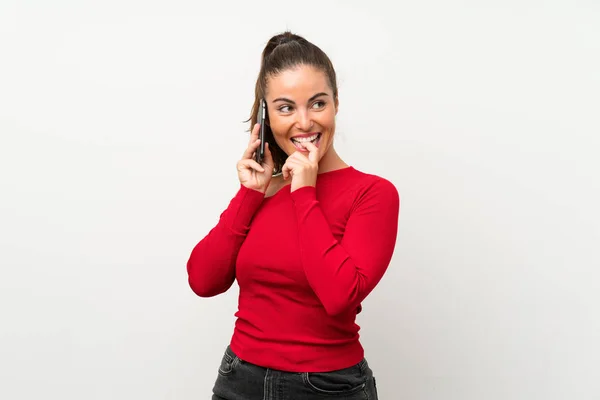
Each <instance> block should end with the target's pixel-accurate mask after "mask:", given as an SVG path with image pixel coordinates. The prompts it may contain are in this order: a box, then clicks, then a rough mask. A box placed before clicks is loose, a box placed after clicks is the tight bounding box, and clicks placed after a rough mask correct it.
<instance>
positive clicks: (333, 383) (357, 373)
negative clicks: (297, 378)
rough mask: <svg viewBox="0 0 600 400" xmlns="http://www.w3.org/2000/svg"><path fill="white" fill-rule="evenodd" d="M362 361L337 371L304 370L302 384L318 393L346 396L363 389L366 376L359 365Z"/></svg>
mask: <svg viewBox="0 0 600 400" xmlns="http://www.w3.org/2000/svg"><path fill="white" fill-rule="evenodd" d="M362 364H363V362H361V363H359V364H357V365H355V366H352V367H350V368H345V369H341V370H337V371H331V372H305V373H304V374H303V375H302V377H303V380H304V384H305V385H306V386H308V387H309V388H310V389H311V390H312V391H314V392H317V393H320V394H328V395H337V396H348V395H350V394H353V393H357V392H360V391H361V390H364V388H365V386H366V382H367V376H366V374H365V372H364V370H363V368H362V367H361V366H362Z"/></svg>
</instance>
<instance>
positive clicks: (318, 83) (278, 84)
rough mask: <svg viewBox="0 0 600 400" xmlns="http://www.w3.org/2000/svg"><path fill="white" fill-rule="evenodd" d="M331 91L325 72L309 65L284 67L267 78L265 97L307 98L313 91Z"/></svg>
mask: <svg viewBox="0 0 600 400" xmlns="http://www.w3.org/2000/svg"><path fill="white" fill-rule="evenodd" d="M319 92H325V93H331V88H330V87H329V83H328V82H327V77H326V76H325V73H324V72H323V71H321V70H319V69H317V68H315V67H312V66H309V65H300V66H297V67H294V68H290V69H286V70H284V71H282V72H280V73H279V74H277V75H275V76H270V77H269V78H268V79H267V93H266V97H269V98H275V97H280V96H285V97H290V98H292V97H293V98H295V99H297V100H302V99H308V98H310V97H311V96H312V95H314V94H315V93H319Z"/></svg>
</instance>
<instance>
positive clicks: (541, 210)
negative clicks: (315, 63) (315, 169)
mask: <svg viewBox="0 0 600 400" xmlns="http://www.w3.org/2000/svg"><path fill="white" fill-rule="evenodd" d="M285 29H291V30H292V31H294V32H295V33H298V34H301V35H303V36H305V37H306V38H307V39H309V40H311V41H313V42H314V43H316V44H317V45H318V46H320V47H321V48H322V49H323V50H324V51H325V52H327V53H328V54H329V55H330V57H331V59H332V61H333V63H334V65H335V66H336V68H337V71H338V75H339V86H340V88H339V90H340V112H339V114H338V131H337V139H336V140H337V142H336V143H337V144H336V146H337V149H338V151H339V153H340V154H341V155H342V157H343V158H344V159H345V160H346V161H347V162H348V163H350V164H351V165H353V166H354V167H355V168H357V169H359V170H363V171H365V172H370V173H375V174H379V175H381V176H384V177H386V178H388V179H389V180H391V181H392V182H393V183H394V184H396V186H397V187H398V190H399V192H400V195H401V198H402V207H401V216H400V223H399V236H398V243H397V247H396V252H395V255H394V258H393V261H392V263H391V265H390V268H389V270H388V273H387V274H386V276H385V277H384V280H383V281H382V282H381V284H380V285H379V286H378V287H377V288H376V290H375V291H374V292H373V294H372V295H371V296H370V297H369V298H368V299H367V301H366V302H365V303H364V312H363V313H362V314H361V315H360V316H359V319H358V321H359V324H360V325H361V326H362V327H363V329H362V331H361V332H362V341H363V344H364V346H365V348H366V351H367V358H368V359H369V362H370V364H371V367H372V368H373V370H374V372H375V374H376V376H377V379H378V386H379V394H380V398H381V399H385V400H395V399H411V400H451V399H457V400H459V399H460V400H481V399H486V400H493V399H511V400H514V399H544V400H547V399H569V400H571V399H577V400H584V399H598V398H600V379H599V378H598V377H599V372H598V368H599V364H600V340H599V338H600V273H599V272H598V269H599V267H600V257H599V255H598V248H599V247H600V246H599V243H600V212H599V211H598V205H599V204H600V183H599V182H600V179H599V178H598V174H599V171H600V156H599V152H600V138H599V134H600V122H599V121H600V3H599V2H597V1H592V0H589V1H568V0H564V1H516V0H509V1H460V2H448V1H441V0H440V1H398V2H392V1H390V2H383V1H380V2H378V1H368V2H364V1H343V2H342V1H318V2H317V1H302V2H279V1H277V2H275V1H260V2H250V1H248V2H242V1H239V2H216V1H214V2H207V3H206V4H204V3H203V2H199V1H188V2H171V1H170V2H166V1H163V2H159V1H150V2H148V1H130V0H127V1H122V0H121V1H103V2H93V3H92V2H82V1H66V0H60V1H59V0H54V1H47V2H42V1H18V2H17V1H13V0H8V1H7V0H2V1H1V2H0V61H1V62H0V134H1V142H0V179H1V180H0V184H1V186H0V190H1V196H0V239H1V242H0V265H1V269H0V324H1V325H0V327H1V330H0V398H2V399H7V400H8V399H11V400H17V399H39V398H45V399H61V400H70V399H73V400H75V399H77V400H79V399H86V400H92V399H111V400H112V399H177V400H179V399H208V398H209V397H210V390H211V387H212V384H213V382H214V379H215V378H216V373H217V367H218V363H219V361H220V358H221V356H222V352H223V350H224V347H225V345H226V344H227V343H228V340H229V339H230V336H231V333H232V328H233V323H234V319H233V313H234V312H235V310H236V309H237V308H236V307H237V303H236V300H237V298H236V295H237V287H234V288H232V290H230V291H229V292H228V293H226V294H224V295H222V296H218V297H215V298H211V299H201V298H198V297H196V296H195V295H194V294H193V293H192V291H191V290H190V289H189V287H188V285H187V275H186V271H185V264H186V261H187V258H188V256H189V253H190V252H191V249H192V248H193V246H194V245H195V244H196V242H197V241H199V240H200V239H201V238H202V237H203V236H204V235H205V234H206V233H207V232H208V230H209V229H210V228H211V227H212V226H213V225H214V224H215V223H216V222H217V219H218V216H219V214H220V212H221V211H222V210H223V209H224V208H225V207H226V206H227V204H228V202H229V199H230V198H231V197H232V196H233V195H234V194H235V191H236V190H237V187H238V182H237V179H236V172H235V162H236V161H237V159H238V157H239V156H240V155H241V153H242V151H243V149H244V147H245V146H246V143H247V135H248V134H247V132H246V131H245V130H246V129H247V125H246V124H244V123H243V122H242V121H243V120H245V119H246V118H248V116H249V111H250V106H251V104H252V101H253V88H254V82H255V78H256V75H257V72H258V68H259V61H260V52H261V51H262V49H263V47H264V45H265V44H266V41H267V40H268V39H269V37H271V36H272V35H273V34H276V33H279V32H281V31H283V30H285Z"/></svg>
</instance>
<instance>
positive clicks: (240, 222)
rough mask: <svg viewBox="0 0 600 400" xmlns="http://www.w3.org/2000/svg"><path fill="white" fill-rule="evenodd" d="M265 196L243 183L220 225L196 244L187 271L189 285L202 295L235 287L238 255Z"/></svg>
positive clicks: (221, 217) (205, 295) (220, 220)
mask: <svg viewBox="0 0 600 400" xmlns="http://www.w3.org/2000/svg"><path fill="white" fill-rule="evenodd" d="M263 199H264V194H263V193H262V192H259V191H256V190H252V189H248V188H246V187H245V186H243V185H240V189H239V190H238V192H237V194H236V195H235V197H234V198H233V199H232V200H231V201H230V203H229V206H228V207H227V209H226V210H225V211H223V212H222V213H221V216H220V218H219V222H218V223H217V225H216V226H215V227H214V228H212V229H211V231H210V232H209V233H208V235H206V236H205V237H204V238H203V239H202V240H201V241H200V242H199V243H198V244H197V245H196V246H195V247H194V249H193V250H192V253H191V255H190V258H189V260H188V262H187V273H188V282H189V285H190V287H191V289H192V290H193V291H194V293H196V294H197V295H198V296H201V297H212V296H216V295H218V294H220V293H223V292H225V291H226V290H227V289H229V288H230V287H231V285H232V284H233V281H234V280H235V263H236V259H237V254H238V252H239V250H240V247H241V246H242V243H243V242H244V239H245V238H246V235H247V234H248V230H249V229H250V221H251V220H252V217H253V216H254V213H255V212H256V210H258V208H259V206H260V204H261V203H262V201H263Z"/></svg>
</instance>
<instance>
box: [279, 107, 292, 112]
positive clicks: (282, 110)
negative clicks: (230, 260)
mask: <svg viewBox="0 0 600 400" xmlns="http://www.w3.org/2000/svg"><path fill="white" fill-rule="evenodd" d="M278 110H279V111H281V112H283V113H288V112H290V111H292V107H291V106H288V105H285V106H281V107H279V108H278Z"/></svg>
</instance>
